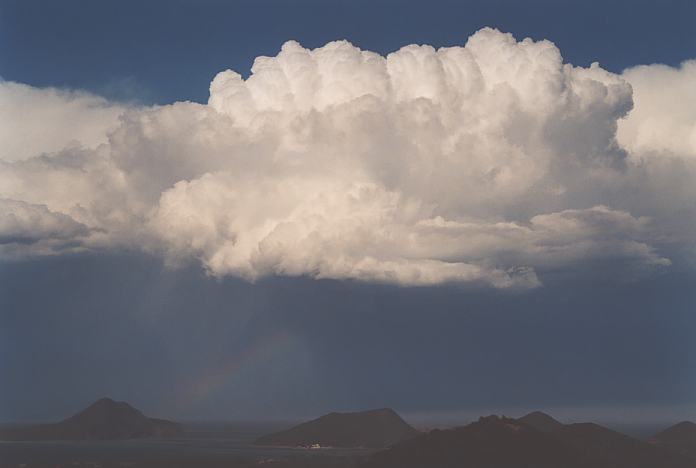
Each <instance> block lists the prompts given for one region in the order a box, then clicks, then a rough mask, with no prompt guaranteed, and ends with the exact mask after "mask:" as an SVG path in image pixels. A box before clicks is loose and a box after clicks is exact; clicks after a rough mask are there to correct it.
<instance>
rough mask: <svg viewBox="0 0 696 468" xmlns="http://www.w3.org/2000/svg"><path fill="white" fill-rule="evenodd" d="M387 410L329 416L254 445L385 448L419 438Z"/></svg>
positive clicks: (415, 432)
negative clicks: (412, 438) (415, 437)
mask: <svg viewBox="0 0 696 468" xmlns="http://www.w3.org/2000/svg"><path fill="white" fill-rule="evenodd" d="M418 434H419V432H418V431H417V430H416V429H414V428H413V427H411V426H409V425H408V424H407V423H406V422H405V421H404V420H403V419H401V417H400V416H399V415H398V414H396V412H395V411H394V410H392V409H389V408H384V409H377V410H370V411H361V412H357V413H329V414H326V415H324V416H322V417H320V418H318V419H314V420H312V421H309V422H305V423H302V424H300V425H298V426H295V427H293V428H291V429H288V430H286V431H282V432H277V433H275V434H270V435H267V436H264V437H261V438H260V439H258V440H257V441H256V442H255V444H256V445H273V446H290V447H298V446H311V445H314V444H319V445H321V446H327V447H371V448H381V447H388V446H390V445H392V444H395V443H397V442H399V441H402V440H406V439H409V438H411V437H414V436H416V435H418Z"/></svg>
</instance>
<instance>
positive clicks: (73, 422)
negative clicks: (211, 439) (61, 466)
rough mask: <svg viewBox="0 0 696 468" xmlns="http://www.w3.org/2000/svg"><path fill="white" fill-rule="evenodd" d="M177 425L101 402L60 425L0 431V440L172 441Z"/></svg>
mask: <svg viewBox="0 0 696 468" xmlns="http://www.w3.org/2000/svg"><path fill="white" fill-rule="evenodd" d="M180 434H181V428H180V426H179V425H178V424H176V423H174V422H171V421H166V420H164V419H154V418H148V417H146V416H145V415H143V413H141V412H140V411H138V410H137V409H135V408H133V407H132V406H130V405H129V404H128V403H125V402H122V401H114V400H112V399H110V398H102V399H101V400H98V401H96V402H95V403H93V404H92V405H91V406H89V407H88V408H86V409H84V410H82V411H80V412H79V413H77V414H75V415H74V416H71V417H69V418H67V419H65V420H63V421H60V422H57V423H52V424H39V425H32V426H24V427H17V428H12V429H5V430H2V431H0V440H116V439H139V438H150V437H175V436H178V435H180Z"/></svg>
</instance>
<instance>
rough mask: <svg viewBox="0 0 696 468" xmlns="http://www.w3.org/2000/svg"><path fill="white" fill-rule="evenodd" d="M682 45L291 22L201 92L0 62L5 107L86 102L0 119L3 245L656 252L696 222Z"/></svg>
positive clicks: (285, 265) (268, 267) (324, 257)
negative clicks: (52, 84) (446, 38)
mask: <svg viewBox="0 0 696 468" xmlns="http://www.w3.org/2000/svg"><path fill="white" fill-rule="evenodd" d="M694 63H696V62H686V63H684V64H683V65H682V67H681V68H679V69H673V68H668V67H664V66H647V67H638V68H634V69H631V70H628V71H627V72H625V73H624V74H623V75H616V74H613V73H610V72H607V71H605V70H603V69H602V68H601V67H599V66H598V65H597V64H593V65H592V66H590V67H588V68H582V67H574V66H572V65H570V64H566V63H563V60H562V57H561V54H560V52H559V50H558V49H557V48H556V47H555V45H554V44H553V43H551V42H548V41H540V42H534V41H532V40H530V39H525V40H523V41H520V42H518V41H516V40H515V39H514V38H513V37H512V36H511V35H509V34H504V33H501V32H499V31H497V30H493V29H488V28H486V29H482V30H481V31H479V32H477V33H476V34H474V35H473V36H471V37H470V38H469V40H468V41H467V43H466V45H465V46H463V47H449V48H441V49H437V50H436V49H434V48H432V47H430V46H415V45H411V46H407V47H404V48H402V49H400V50H398V51H396V52H394V53H391V54H389V55H388V56H386V57H383V56H381V55H378V54H375V53H372V52H368V51H363V50H360V49H358V48H357V47H355V46H353V45H352V44H350V43H348V42H346V41H338V42H332V43H329V44H327V45H325V46H324V47H321V48H318V49H314V50H308V49H305V48H303V47H302V46H301V45H299V44H298V43H296V42H292V41H291V42H287V43H286V44H284V45H283V47H282V49H281V51H280V53H279V54H278V55H277V56H275V57H259V58H257V59H256V61H255V62H254V66H253V68H252V74H251V75H250V76H249V78H247V79H246V80H245V79H243V78H242V77H241V76H240V75H239V74H238V73H235V72H233V71H231V70H227V71H223V72H221V73H219V74H218V75H217V76H216V77H215V79H214V80H213V82H212V83H211V86H210V98H209V101H208V103H207V104H206V105H203V104H196V103H191V102H177V103H174V104H171V105H167V106H155V107H133V106H123V105H120V104H110V103H106V102H105V101H103V100H100V99H99V98H95V97H90V96H87V95H85V94H66V93H56V92H52V91H47V90H33V89H29V90H27V88H26V87H22V86H20V85H17V84H13V83H0V96H11V99H10V100H9V101H8V102H10V103H11V105H7V106H0V119H2V120H3V121H5V120H7V119H10V118H11V117H10V114H9V112H11V109H12V108H14V107H16V106H17V105H23V104H22V103H21V102H20V104H17V102H18V101H22V99H26V100H27V102H26V105H29V106H38V107H41V108H46V107H51V108H55V109H53V110H50V111H47V110H44V111H43V114H42V115H49V116H50V115H56V116H61V115H66V114H67V113H69V114H70V115H72V114H74V115H76V116H79V117H77V119H78V121H80V120H79V119H80V118H84V119H88V120H90V121H92V122H94V125H91V126H89V127H84V126H79V125H74V126H73V125H66V122H65V121H64V120H63V119H59V118H55V119H48V120H47V121H46V122H45V123H42V125H48V126H49V128H59V129H60V131H59V132H58V133H56V134H60V135H61V138H54V137H50V138H46V139H44V140H40V141H39V142H38V143H36V144H35V145H34V146H32V147H31V148H29V149H30V150H31V151H32V152H34V153H36V154H33V155H27V154H26V151H23V150H22V149H21V148H22V145H21V144H20V143H18V142H20V141H22V138H26V135H28V134H33V133H36V134H37V135H38V136H40V132H38V131H37V130H36V128H35V127H34V126H33V125H34V123H33V122H31V119H29V121H27V122H24V123H22V124H21V125H22V126H23V127H22V128H14V130H13V131H12V132H6V133H7V134H6V135H5V136H4V138H6V139H9V141H10V142H11V144H10V145H9V146H7V148H10V150H6V151H4V152H3V153H2V154H0V158H1V159H0V170H1V172H0V198H2V199H3V200H6V201H4V202H3V203H5V204H4V205H0V207H2V208H0V209H5V210H8V209H11V210H12V212H10V214H9V215H7V216H4V217H2V218H0V220H2V221H0V237H4V238H6V239H9V240H12V239H14V238H15V237H16V236H17V235H20V236H24V237H22V240H21V241H20V239H19V238H18V237H17V238H16V239H15V240H16V241H17V242H14V244H13V243H12V242H9V241H8V242H6V243H5V244H3V250H2V251H0V253H1V254H3V255H6V256H7V255H15V256H16V255H17V252H20V253H21V255H31V254H46V253H58V252H62V251H64V250H65V249H64V248H62V247H61V245H64V246H69V249H68V250H70V251H74V250H76V249H77V250H79V249H109V248H138V249H144V250H146V251H148V252H153V253H157V254H159V255H162V256H164V257H165V258H166V259H167V261H168V262H169V263H170V264H173V265H174V264H177V263H179V262H187V261H190V260H191V259H196V260H198V261H200V262H201V263H202V265H203V266H204V267H205V268H206V269H207V270H208V271H209V272H210V273H211V274H213V275H217V276H223V275H235V276H239V277H243V278H246V279H249V280H255V279H257V278H259V277H263V276H268V275H289V276H300V275H301V276H311V277H316V278H334V279H356V280H363V281H376V282H387V283H393V284H399V285H431V284H440V283H447V282H456V283H476V284H488V285H492V286H494V287H498V288H530V287H535V286H538V285H539V284H540V279H539V272H540V271H541V272H544V271H553V270H559V269H561V270H563V269H565V270H572V269H577V268H578V267H579V266H581V265H582V264H584V263H585V262H588V261H590V262H612V261H618V263H620V264H621V265H623V266H624V267H625V268H627V269H629V270H631V271H633V270H636V269H639V270H650V269H654V268H661V267H665V266H668V265H669V264H670V260H669V259H668V258H666V256H665V255H664V254H661V253H660V252H661V249H660V247H661V246H662V245H664V244H670V245H678V246H680V247H685V248H691V246H690V244H689V242H688V239H689V236H690V235H691V234H692V233H693V232H694V227H693V223H692V222H691V221H685V220H684V217H685V216H687V215H688V214H689V213H693V211H694V207H693V203H692V201H693V198H692V197H693V196H694V195H696V190H694V189H693V188H692V186H693V185H692V184H688V183H687V182H689V178H690V177H691V176H693V175H694V174H696V170H695V169H694V166H695V165H696V143H695V142H696V140H694V135H696V130H695V129H696V114H694V112H693V109H696V102H695V101H696V96H695V95H694V93H693V90H692V89H691V88H689V86H688V83H689V82H691V83H693V79H694V70H696V67H695V66H694ZM665 80H668V81H669V82H670V83H672V85H671V86H670V87H669V91H666V92H667V93H668V95H667V96H668V98H667V100H668V101H669V106H667V107H664V108H660V106H659V105H658V104H656V103H657V102H658V100H659V96H661V94H660V93H663V91H662V89H663V83H664V81H665ZM669 93H671V94H669ZM27 96H29V97H27ZM42 96H44V97H45V99H44V98H42ZM3 99H4V100H5V99H6V98H3ZM7 109H10V111H7ZM18 125H19V124H18ZM53 126H55V127H53ZM617 129H618V138H617ZM50 134H51V133H50V132H49V133H48V135H49V136H50ZM38 136H37V138H38ZM68 137H69V138H68ZM692 140H693V141H692ZM12 148H15V149H14V150H12ZM17 148H20V149H17ZM29 149H27V151H29ZM16 153H17V154H16ZM685 178H686V180H685ZM8 203H10V204H9V205H8ZM7 207H10V208H7ZM689 210H691V211H689ZM13 212H15V214H14V217H13V214H12V213H13ZM675 212H678V214H675ZM17 213H20V214H17ZM41 217H45V220H44V221H41V220H40V218H41ZM7 220H9V221H7ZM12 232H15V233H18V234H11V233H12ZM8 233H9V234H8ZM13 236H15V237H13ZM49 241H50V242H49ZM687 244H688V245H687ZM13 245H14V247H13ZM32 246H35V247H32ZM47 246H48V247H47ZM20 247H21V248H20Z"/></svg>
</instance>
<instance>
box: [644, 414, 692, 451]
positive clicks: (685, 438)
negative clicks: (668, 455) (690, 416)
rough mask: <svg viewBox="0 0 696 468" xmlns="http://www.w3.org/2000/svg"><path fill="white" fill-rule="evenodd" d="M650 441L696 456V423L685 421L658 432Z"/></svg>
mask: <svg viewBox="0 0 696 468" xmlns="http://www.w3.org/2000/svg"><path fill="white" fill-rule="evenodd" d="M650 442H651V443H653V444H655V445H659V446H661V447H664V448H666V449H669V450H672V451H675V452H677V453H681V454H683V455H687V456H689V457H691V458H696V424H694V423H692V422H689V421H684V422H680V423H679V424H675V425H674V426H671V427H668V428H667V429H665V430H664V431H662V432H659V433H658V434H656V435H655V436H654V437H653V438H652V439H650Z"/></svg>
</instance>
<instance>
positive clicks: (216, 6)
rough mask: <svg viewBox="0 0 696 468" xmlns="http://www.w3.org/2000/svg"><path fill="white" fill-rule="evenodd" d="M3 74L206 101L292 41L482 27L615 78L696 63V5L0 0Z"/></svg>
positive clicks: (394, 45) (443, 37)
mask: <svg viewBox="0 0 696 468" xmlns="http://www.w3.org/2000/svg"><path fill="white" fill-rule="evenodd" d="M1 4H2V8H1V9H0V76H2V77H3V78H4V79H6V80H16V81H21V82H24V83H28V84H32V85H36V86H65V87H73V88H84V89H88V90H91V91H95V92H97V93H99V94H104V95H107V96H111V97H116V98H121V99H138V100H140V101H143V102H157V103H168V102H172V101H174V100H186V99H189V100H195V101H206V100H207V97H208V85H209V84H210V80H211V79H212V77H213V76H215V74H216V73H217V72H219V71H221V70H224V69H226V68H232V69H234V70H236V71H238V72H240V73H242V74H243V75H246V74H247V73H248V70H249V68H250V67H251V64H252V62H253V59H254V57H256V56H258V55H275V54H276V53H277V52H278V50H279V48H280V45H281V44H282V43H283V42H285V41H286V40H288V39H295V40H298V41H299V42H300V43H302V44H303V45H305V46H309V47H318V46H321V45H323V44H325V43H326V42H328V41H331V40H335V39H344V38H345V39H348V40H350V41H351V42H353V43H354V44H356V45H357V46H359V47H361V48H364V49H369V50H374V51H378V52H381V53H387V52H390V51H393V50H396V49H398V48H400V47H401V46H403V45H405V44H411V43H427V44H431V45H434V46H447V45H455V44H463V43H464V42H465V41H466V38H467V37H468V36H469V35H471V34H472V33H473V32H475V31H476V30H478V29H480V28H481V27H483V26H492V27H497V28H499V29H501V30H504V31H508V32H512V33H513V34H514V35H515V36H516V37H517V38H518V39H521V38H523V37H527V36H529V37H532V38H533V39H544V38H546V39H550V40H552V41H554V42H555V43H556V44H557V45H558V47H559V48H560V50H561V51H562V53H563V55H564V58H565V60H566V61H568V62H571V63H573V64H576V65H583V66H586V65H589V64H590V63H591V62H594V61H598V62H600V64H602V66H604V67H605V68H607V69H608V70H611V71H617V72H618V71H621V70H623V69H624V68H626V67H628V66H631V65H636V64H647V63H654V62H659V63H666V64H672V65H675V64H678V63H679V62H681V61H682V60H684V59H688V58H692V57H694V56H696V35H695V34H694V24H695V22H696V6H695V5H694V3H693V2H691V1H688V0H686V1H675V0H663V1H644V0H633V1H630V0H608V1H601V2H600V1H575V0H532V1H516V0H489V1H448V0H434V1H428V2H415V1H403V2H400V1H396V0H394V1H364V0H350V1H341V0H330V1H319V0H316V1H307V0H302V1H269V0H254V1H251V0H249V1H227V2H225V1H222V0H202V1H182V0H172V1H147V2H142V1H132V0H124V1H119V2H87V1H79V0H67V1H61V2H51V1H36V0H18V1H7V0H5V1H3V2H2V3H1Z"/></svg>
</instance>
